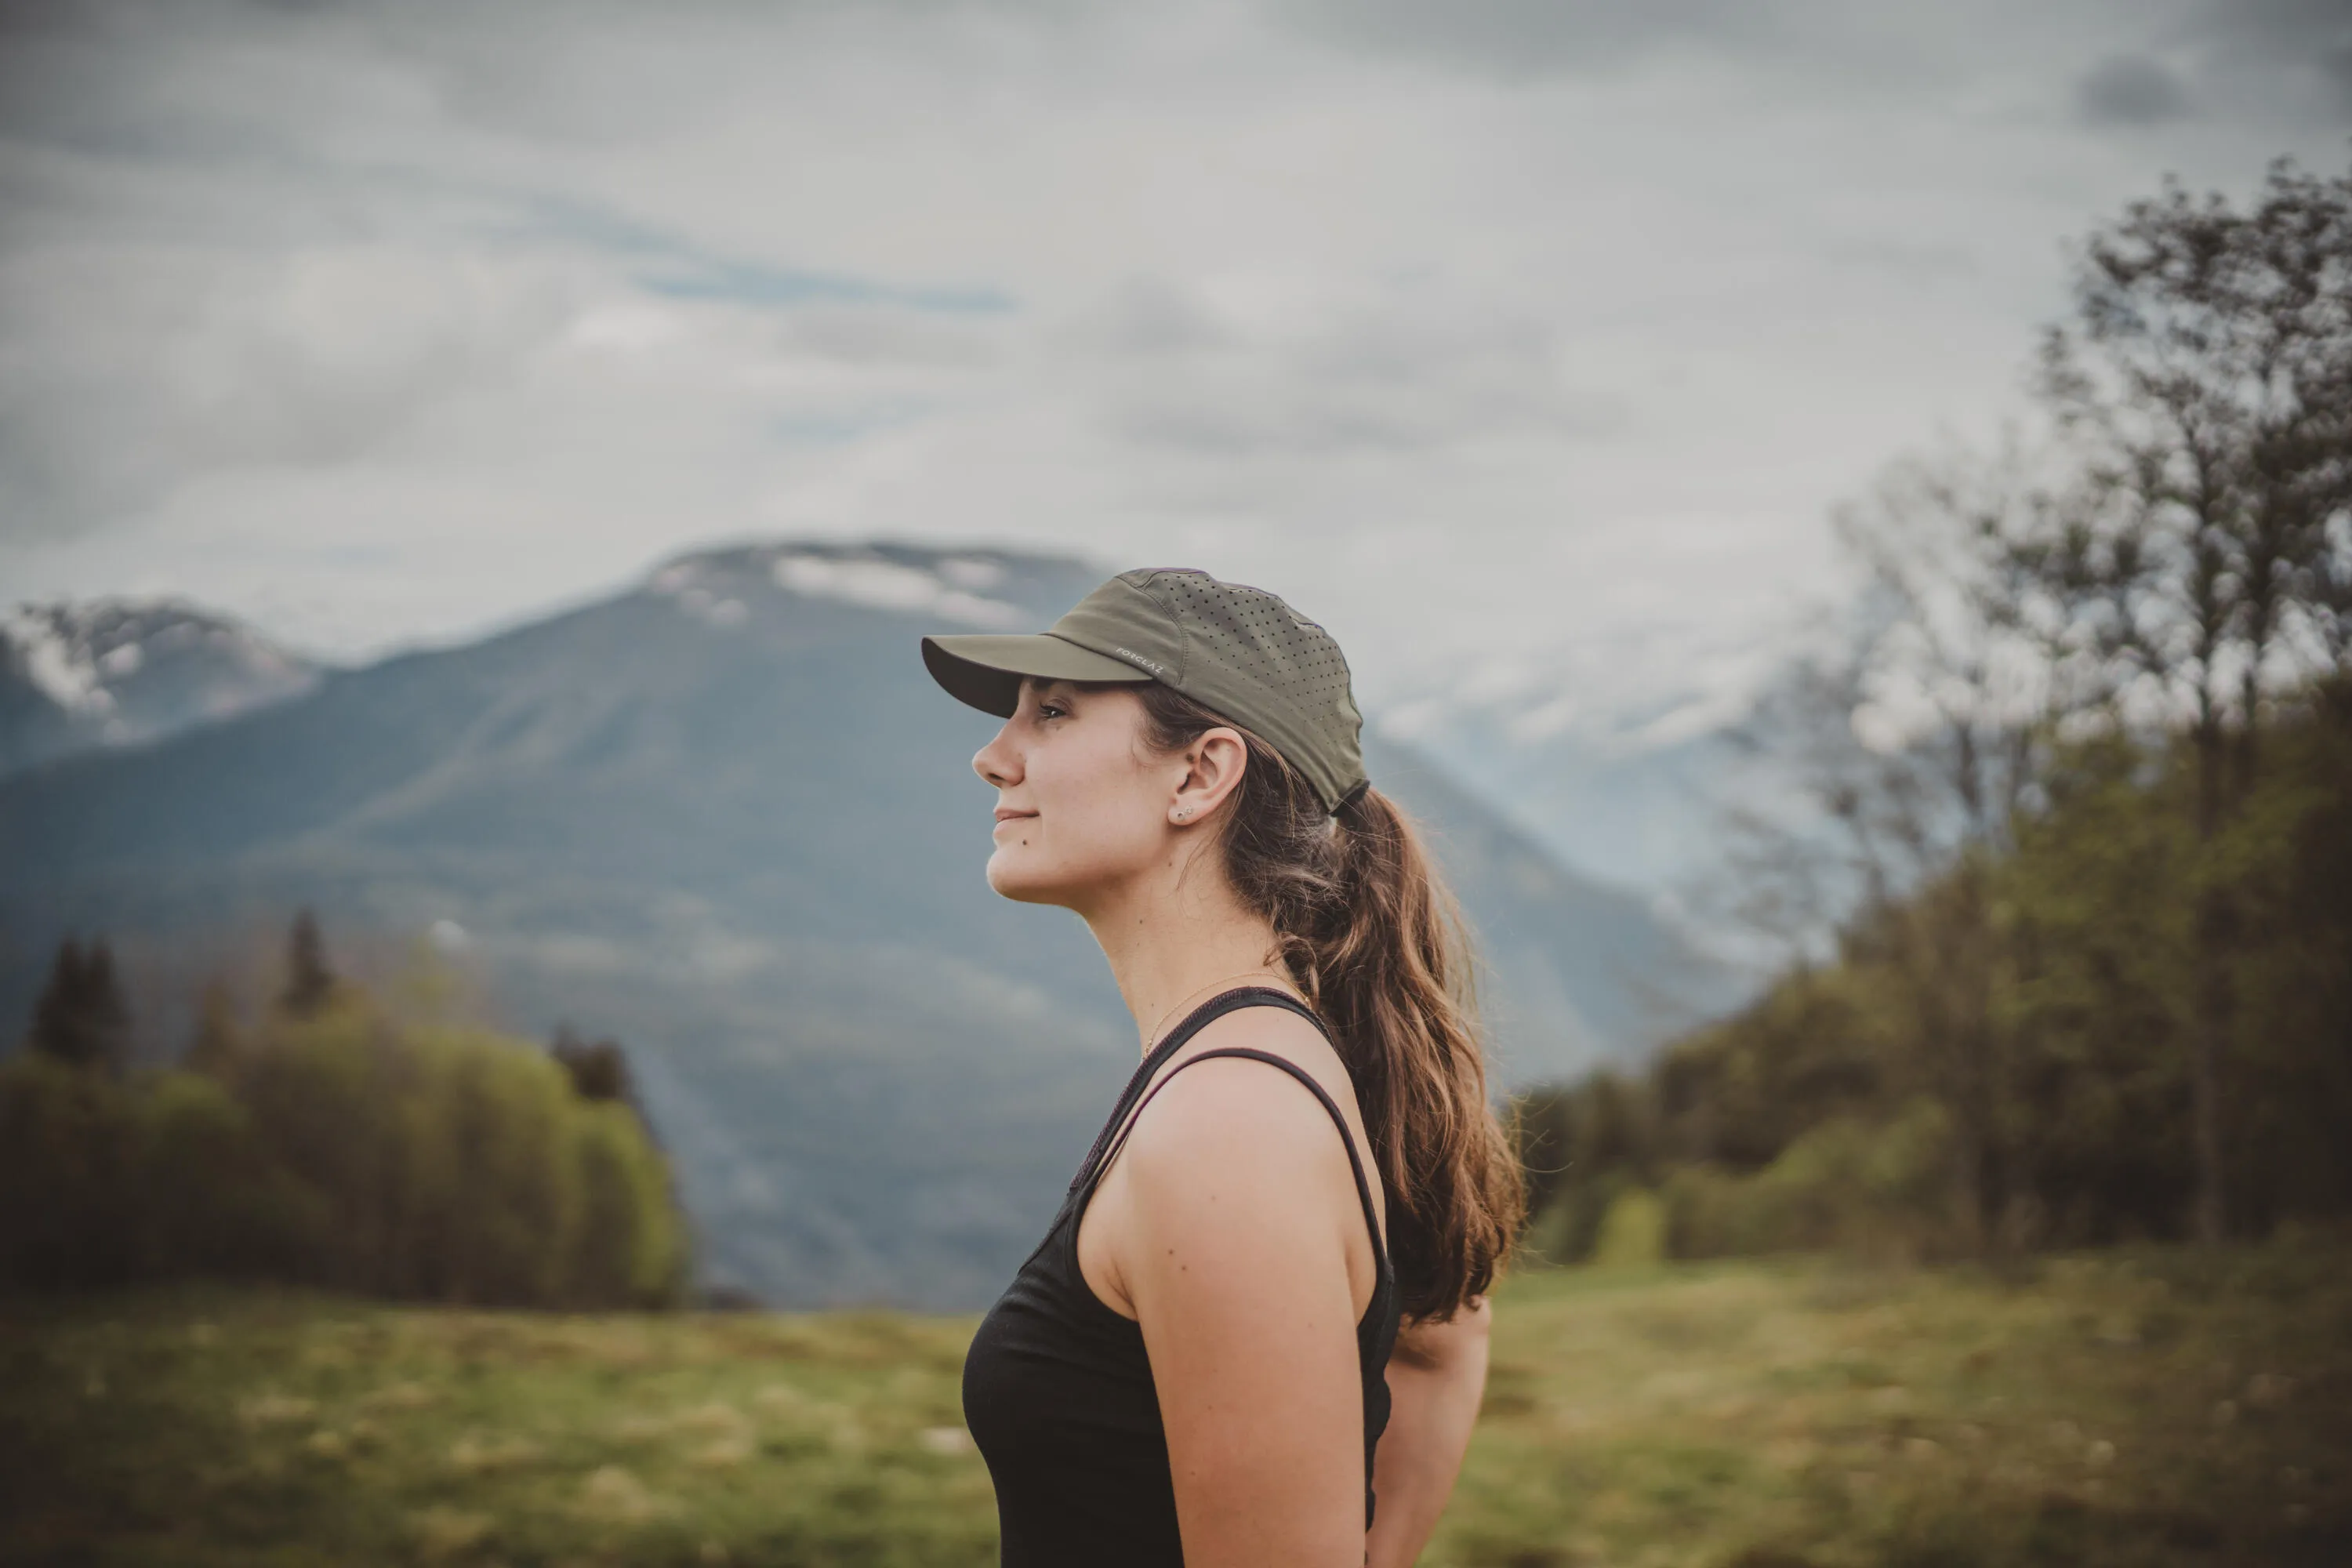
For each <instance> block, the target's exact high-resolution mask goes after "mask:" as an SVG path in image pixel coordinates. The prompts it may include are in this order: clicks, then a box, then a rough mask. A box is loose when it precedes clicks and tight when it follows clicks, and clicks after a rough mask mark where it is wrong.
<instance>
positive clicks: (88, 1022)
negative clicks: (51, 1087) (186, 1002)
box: [26, 937, 131, 1072]
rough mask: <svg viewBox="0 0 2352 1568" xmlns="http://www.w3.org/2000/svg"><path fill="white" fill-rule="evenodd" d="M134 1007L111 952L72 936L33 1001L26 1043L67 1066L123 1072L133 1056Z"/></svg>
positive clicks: (103, 945) (98, 942) (60, 949)
mask: <svg viewBox="0 0 2352 1568" xmlns="http://www.w3.org/2000/svg"><path fill="white" fill-rule="evenodd" d="M130 1030H131V1009H130V1007H129V1005H127V1004H126V1003H125V1002H124V1001H123V999H122V987H121V984H120V982H118V981H117V979H116V978H115V973H114V953H113V950H112V949H110V947H109V946H108V945H107V942H106V939H105V938H104V937H100V938H99V939H97V940H96V941H95V942H91V943H90V945H89V947H88V948H84V947H83V946H82V945H81V943H80V942H78V941H77V940H75V939H74V938H72V937H68V938H67V939H66V940H65V941H64V942H60V943H59V944H58V953H57V957H56V959H55V960H54V961H52V963H50V965H49V978H48V981H47V984H45V985H43V986H42V988H41V994H40V996H39V998H38V999H37V1000H36V1001H35V1002H34V1004H33V1024H32V1029H31V1031H30V1033H29V1034H28V1036H27V1037H26V1044H27V1045H28V1046H29V1047H31V1048H32V1049H33V1050H35V1051H37V1052H39V1053H41V1054H42V1055H45V1056H47V1057H51V1058H55V1059H56V1060H58V1061H60V1062H64V1063H66V1064H67V1065H68V1066H71V1067H77V1068H97V1069H99V1070H101V1071H105V1072H119V1071H121V1068H122V1066H123V1064H124V1062H125V1060H126V1059H127V1058H128V1057H129V1055H130Z"/></svg>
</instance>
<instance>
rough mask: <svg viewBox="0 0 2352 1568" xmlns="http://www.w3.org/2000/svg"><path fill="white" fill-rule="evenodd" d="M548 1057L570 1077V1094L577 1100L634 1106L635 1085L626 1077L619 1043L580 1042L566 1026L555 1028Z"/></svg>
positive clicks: (612, 1041)
mask: <svg viewBox="0 0 2352 1568" xmlns="http://www.w3.org/2000/svg"><path fill="white" fill-rule="evenodd" d="M548 1054H549V1055H550V1056H551V1057H553V1058H555V1061H556V1065H557V1066H559V1067H561V1068H562V1069H563V1070H564V1072H565V1073H566V1074H567V1075H569V1076H570V1078H571V1079H572V1091H573V1092H574V1093H576V1094H578V1095H579V1096H580V1098H581V1099H583V1100H594V1101H605V1100H617V1101H619V1102H620V1103H622V1104H624V1105H628V1106H632V1107H634V1106H635V1104H636V1100H637V1087H636V1081H635V1079H633V1078H632V1077H631V1076H630V1074H629V1058H628V1056H627V1054H626V1053H625V1052H624V1051H623V1050H622V1049H621V1045H620V1042H619V1041H617V1040H609V1039H608V1040H596V1041H593V1042H591V1041H588V1040H583V1039H582V1038H581V1037H580V1034H579V1032H578V1031H577V1030H575V1029H573V1028H572V1026H571V1025H570V1024H559V1025H557V1026H556V1028H555V1039H554V1041H553V1042H552V1043H551V1044H550V1045H549V1047H548Z"/></svg>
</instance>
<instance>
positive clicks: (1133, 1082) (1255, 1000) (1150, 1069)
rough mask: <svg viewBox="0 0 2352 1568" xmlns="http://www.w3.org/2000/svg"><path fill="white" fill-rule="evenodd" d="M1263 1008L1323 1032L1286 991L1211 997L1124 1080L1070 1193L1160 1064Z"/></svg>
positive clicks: (1243, 989) (1256, 988)
mask: <svg viewBox="0 0 2352 1568" xmlns="http://www.w3.org/2000/svg"><path fill="white" fill-rule="evenodd" d="M1265 1006H1274V1007H1283V1008H1287V1009H1288V1010H1289V1011H1291V1012H1293V1013H1296V1014H1297V1015H1298V1016H1300V1017H1302V1018H1305V1019H1306V1020H1307V1022H1308V1023H1310V1024H1312V1025H1314V1026H1316V1027H1317V1028H1318V1029H1322V1028H1323V1020H1322V1019H1320V1018H1318V1017H1317V1016H1315V1015H1314V1013H1313V1012H1311V1011H1309V1010H1308V1009H1307V1008H1305V1007H1302V1006H1300V1005H1298V999H1297V997H1295V996H1293V995H1291V994H1290V993H1289V992H1287V991H1277V990H1276V989H1275V988H1274V987H1273V986H1271V985H1240V986H1236V987H1234V989H1233V990H1231V991H1223V992H1220V993H1218V994H1216V995H1214V996H1212V997H1210V998H1209V999H1208V1000H1207V1001H1206V1002H1203V1003H1202V1004H1201V1005H1199V1006H1198V1007H1195V1008H1193V1009H1192V1011H1191V1012H1190V1013H1187V1014H1186V1015H1185V1016H1184V1017H1183V1019H1182V1020H1181V1022H1180V1023H1178V1024H1177V1026H1175V1027H1174V1028H1172V1029H1171V1030H1169V1031H1168V1033H1167V1034H1166V1035H1164V1036H1162V1037H1160V1043H1159V1044H1158V1045H1156V1046H1154V1047H1151V1049H1150V1050H1149V1051H1147V1052H1146V1053H1144V1058H1143V1059H1142V1060H1141V1061H1139V1062H1138V1063H1137V1064H1136V1066H1135V1072H1134V1074H1133V1075H1132V1076H1131V1077H1129V1079H1128V1080H1127V1087H1126V1088H1125V1089H1121V1090H1119V1093H1118V1103H1117V1104H1115V1105H1113V1106H1112V1107H1111V1108H1110V1115H1109V1116H1108V1118H1106V1119H1105V1120H1104V1121H1103V1124H1102V1131H1099V1132H1097V1133H1096V1134H1095V1141H1094V1144H1093V1146H1092V1147H1090V1148H1089V1149H1087V1157H1086V1158H1085V1159H1084V1160H1082V1161H1080V1162H1079V1163H1078V1173H1077V1174H1076V1175H1075V1176H1073V1177H1071V1178H1070V1185H1069V1188H1068V1190H1069V1192H1070V1193H1071V1194H1076V1192H1077V1190H1078V1188H1079V1187H1081V1186H1083V1185H1085V1184H1087V1182H1088V1180H1089V1179H1090V1178H1091V1177H1093V1176H1094V1174H1095V1173H1096V1169H1097V1166H1096V1162H1097V1159H1102V1154H1103V1146H1104V1145H1105V1144H1107V1143H1108V1142H1110V1139H1111V1134H1112V1133H1113V1132H1114V1131H1118V1126H1119V1122H1120V1119H1121V1118H1123V1117H1124V1116H1126V1114H1127V1111H1128V1108H1129V1106H1131V1105H1133V1104H1134V1103H1135V1097H1136V1095H1137V1094H1138V1093H1139V1092H1141V1090H1142V1089H1143V1086H1144V1085H1145V1084H1147V1083H1149V1082H1150V1081H1151V1075H1152V1074H1153V1073H1155V1072H1158V1071H1159V1070H1160V1063H1162V1062H1164V1061H1166V1060H1167V1059H1168V1058H1170V1057H1171V1056H1172V1055H1174V1054H1175V1053H1176V1051H1177V1050H1178V1049H1180V1048H1181V1047H1182V1046H1183V1044H1184V1042H1185V1041H1187V1040H1189V1039H1191V1038H1192V1037H1193V1036H1195V1035H1197V1034H1199V1033H1200V1032H1201V1031H1202V1029H1204V1028H1206V1027H1207V1026H1209V1025H1211V1024H1213V1023H1214V1022H1216V1021H1217V1020H1218V1019H1219V1018H1222V1017H1223V1016H1225V1015H1226V1014H1228V1013H1231V1012H1233V1011H1234V1010H1235V1009H1237V1008H1242V1007H1265ZM1323 1037H1324V1038H1325V1039H1327V1040H1328V1039H1329V1038H1330V1037H1331V1034H1330V1031H1329V1030H1328V1029H1324V1031H1323ZM1102 1163H1103V1164H1105V1165H1108V1163H1109V1161H1108V1159H1102Z"/></svg>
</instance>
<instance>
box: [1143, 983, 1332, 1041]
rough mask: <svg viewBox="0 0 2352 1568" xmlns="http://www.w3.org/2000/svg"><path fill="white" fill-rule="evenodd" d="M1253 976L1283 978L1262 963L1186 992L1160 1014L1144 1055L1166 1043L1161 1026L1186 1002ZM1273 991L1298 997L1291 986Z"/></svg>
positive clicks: (1276, 988)
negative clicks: (1228, 983)
mask: <svg viewBox="0 0 2352 1568" xmlns="http://www.w3.org/2000/svg"><path fill="white" fill-rule="evenodd" d="M1252 974H1263V975H1265V976H1267V977H1268V978H1269V979H1280V978H1281V976H1279V975H1276V973H1275V972H1274V971H1273V970H1271V969H1268V968H1267V967H1265V965H1264V964H1262V963H1261V964H1259V965H1258V966H1257V967H1256V968H1255V969H1244V970H1243V971H1242V972H1241V973H1238V974H1228V975H1226V976H1225V977H1224V979H1223V980H1212V981H1210V982H1209V983H1208V984H1206V985H1202V986H1200V987H1197V988H1196V989H1194V990H1192V991H1188V992H1186V993H1185V994H1184V995H1183V997H1182V999H1181V1000H1180V1001H1179V1002H1178V1003H1177V1004H1176V1005H1175V1006H1174V1007H1171V1008H1169V1009H1168V1011H1166V1012H1165V1013H1162V1014H1160V1022H1159V1023H1156V1024H1154V1025H1152V1026H1151V1046H1150V1049H1149V1050H1146V1051H1145V1052H1144V1054H1145V1055H1146V1056H1149V1055H1150V1054H1151V1052H1152V1051H1155V1050H1158V1049H1159V1048H1160V1046H1161V1045H1162V1044H1163V1043H1164V1042H1163V1041H1162V1040H1161V1039H1160V1026H1161V1025H1164V1024H1166V1023H1167V1022H1168V1020H1169V1019H1171V1018H1172V1017H1174V1016H1176V1014H1177V1012H1178V1011H1179V1010H1180V1009H1181V1008H1182V1006H1183V1005H1184V1004H1185V1003H1186V1002H1190V1001H1191V1000H1192V998H1193V997H1195V996H1198V995H1199V994H1201V993H1202V991H1213V990H1215V989H1216V988H1217V987H1218V986H1220V985H1223V984H1224V983H1225V981H1226V980H1240V979H1243V978H1244V977H1246V976H1248V975H1252ZM1271 989H1275V990H1279V991H1283V992H1285V993H1287V994H1290V995H1293V996H1297V992H1296V991H1295V990H1293V989H1292V988H1291V987H1290V986H1289V985H1287V984H1284V985H1279V986H1275V987H1271ZM1297 999H1298V1001H1299V1002H1300V1004H1301V1005H1304V1004H1305V1002H1306V1000H1307V998H1305V997H1304V996H1298V998H1297Z"/></svg>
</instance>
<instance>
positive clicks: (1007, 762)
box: [971, 720, 1021, 789]
mask: <svg viewBox="0 0 2352 1568" xmlns="http://www.w3.org/2000/svg"><path fill="white" fill-rule="evenodd" d="M1012 729H1013V724H1012V721H1009V720H1008V721H1006V722H1005V724H1004V727H1003V729H1001V730H999V731H996V738H995V739H994V740H992V741H991V742H988V744H986V745H985V746H982V748H981V749H980V750H979V751H977V752H973V753H972V754H971V771H972V772H974V773H978V774H979V775H980V776H981V777H982V778H983V779H986V780H987V781H988V782H989V783H990V784H993V785H995V786H996V787H997V788H998V789H1006V788H1009V787H1010V786H1012V785H1013V784H1018V783H1020V782H1021V759H1020V756H1019V754H1018V753H1017V752H1014V750H1013V746H1012V745H1011V743H1010V742H1008V741H1007V740H1006V739H1005V737H1006V736H1007V735H1008V734H1009V733H1010V732H1011V731H1012Z"/></svg>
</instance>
